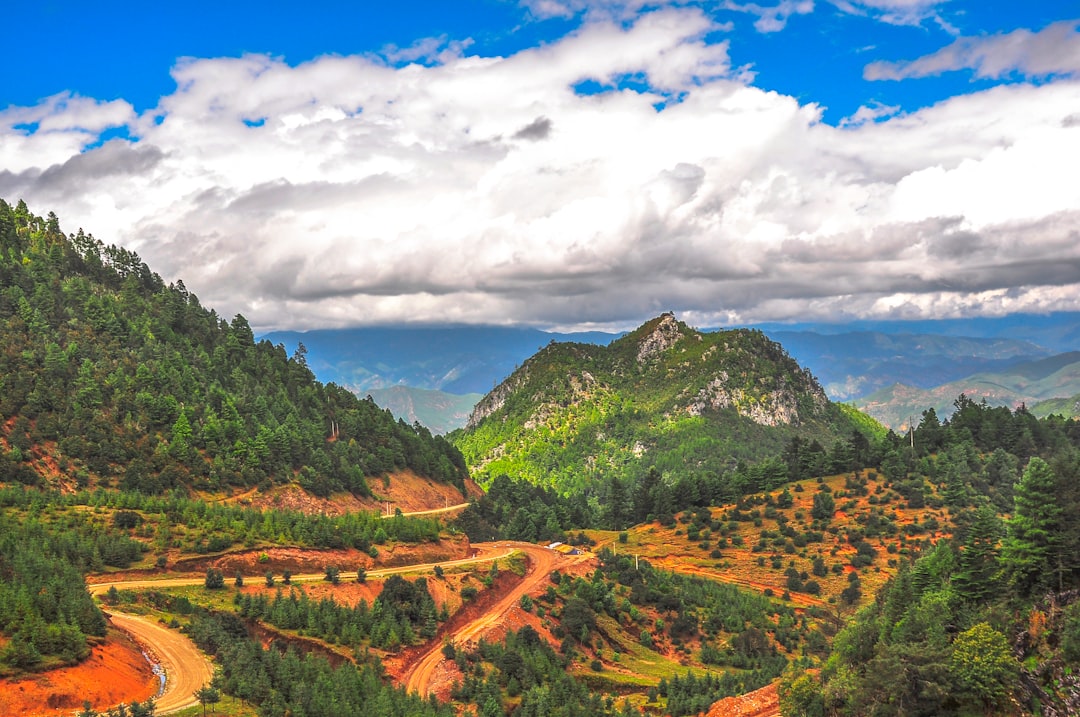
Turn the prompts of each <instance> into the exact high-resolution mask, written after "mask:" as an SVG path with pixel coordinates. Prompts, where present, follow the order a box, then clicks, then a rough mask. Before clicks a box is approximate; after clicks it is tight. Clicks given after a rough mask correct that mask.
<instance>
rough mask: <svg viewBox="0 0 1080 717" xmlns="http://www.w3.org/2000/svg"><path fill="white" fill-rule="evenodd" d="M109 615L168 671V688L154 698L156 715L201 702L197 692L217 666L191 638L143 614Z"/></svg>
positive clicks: (166, 678) (109, 613) (166, 681)
mask: <svg viewBox="0 0 1080 717" xmlns="http://www.w3.org/2000/svg"><path fill="white" fill-rule="evenodd" d="M107 614H108V615H109V619H110V620H111V621H112V623H113V625H115V626H116V627H118V628H120V629H121V630H123V631H124V632H126V633H128V634H129V635H131V636H132V637H133V638H135V640H136V641H137V642H139V644H141V645H142V646H143V647H144V648H145V649H146V651H147V652H148V653H150V654H151V655H153V657H154V659H155V660H156V661H157V663H158V664H159V665H160V666H161V667H162V669H164V670H165V691H164V692H163V693H162V694H161V695H159V696H158V697H157V699H156V700H155V704H156V705H157V710H156V713H157V714H160V715H165V714H169V713H172V712H178V711H180V710H182V709H184V708H185V707H191V706H193V705H197V704H199V701H198V700H196V699H195V691H196V690H198V689H199V688H200V687H202V686H203V685H205V684H206V683H207V682H209V681H210V678H211V677H213V676H214V669H213V667H212V665H211V664H210V660H209V659H207V657H206V655H204V654H203V653H202V652H200V651H199V649H198V648H197V647H195V645H194V643H192V642H191V640H189V639H188V638H187V637H186V636H185V635H183V634H181V633H180V632H178V631H176V630H170V629H169V628H167V627H165V626H164V625H160V624H158V623H156V622H151V621H150V620H147V619H146V618H144V617H138V616H136V615H126V614H124V613H118V612H108V613H107Z"/></svg>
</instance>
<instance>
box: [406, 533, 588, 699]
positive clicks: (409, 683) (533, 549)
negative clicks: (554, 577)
mask: <svg viewBox="0 0 1080 717" xmlns="http://www.w3.org/2000/svg"><path fill="white" fill-rule="evenodd" d="M499 545H507V546H512V547H513V549H515V550H520V551H522V552H524V553H525V554H526V555H528V556H529V570H528V572H527V573H526V574H525V579H524V580H522V581H521V582H520V583H518V584H517V585H516V586H515V587H514V589H513V590H511V591H509V592H508V593H507V594H506V595H504V596H503V597H502V598H501V599H500V600H499V602H497V603H495V605H494V606H492V608H491V609H489V610H488V611H487V612H485V613H484V614H483V615H481V616H480V617H478V618H477V619H476V620H473V621H472V622H470V623H467V624H466V625H464V626H462V627H461V628H459V629H458V630H457V631H456V632H454V633H453V634H452V635H448V636H447V637H448V638H449V639H450V640H451V641H453V642H455V643H457V644H464V643H466V642H471V641H473V640H475V639H476V638H478V637H479V636H480V635H481V634H482V633H483V632H484V631H485V630H487V629H489V628H491V627H493V626H495V625H496V623H497V621H498V620H499V619H500V618H501V617H502V616H503V615H505V614H506V613H507V612H509V611H510V610H511V609H512V608H513V607H514V606H515V605H517V604H518V603H519V602H520V601H521V596H522V595H524V594H526V593H529V592H533V591H534V590H538V589H539V588H540V586H541V585H543V584H544V582H545V581H546V580H547V578H548V576H549V575H550V574H551V571H552V570H554V569H555V568H557V567H559V566H562V565H565V564H568V563H571V562H574V559H572V558H567V557H566V556H563V555H560V554H559V553H556V552H555V551H554V550H548V549H547V548H543V547H540V546H538V545H533V544H532V543H517V542H504V543H499ZM579 559H580V558H579ZM444 659H445V658H444V657H443V654H442V644H436V645H433V646H432V647H431V649H429V650H428V651H427V652H426V653H424V655H423V656H422V657H421V658H420V659H419V660H417V661H416V662H414V663H413V664H412V666H411V667H409V669H408V670H407V671H406V672H405V674H404V676H403V679H402V681H403V682H404V683H405V689H406V690H408V691H410V692H419V693H420V694H422V695H427V694H428V693H429V692H431V683H432V680H433V678H434V676H435V669H436V668H437V667H438V666H439V663H440V662H442V661H443V660H444Z"/></svg>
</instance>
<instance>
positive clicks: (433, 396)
mask: <svg viewBox="0 0 1080 717" xmlns="http://www.w3.org/2000/svg"><path fill="white" fill-rule="evenodd" d="M368 395H369V396H371V398H372V400H374V401H375V403H377V404H378V405H379V406H381V407H383V408H385V409H387V410H389V411H390V412H391V413H393V414H394V416H395V417H397V418H400V419H401V420H403V421H405V422H406V423H409V424H413V423H419V424H420V425H422V426H425V427H426V428H427V429H428V430H430V431H431V432H432V433H435V434H437V435H440V434H444V433H449V432H450V431H453V430H455V429H458V428H462V427H464V426H465V422H466V421H467V420H468V419H469V415H470V414H471V413H472V410H473V407H474V406H476V403H477V401H479V400H480V399H481V398H483V396H482V395H481V394H479V393H466V394H464V395H462V396H459V395H457V394H455V393H447V392H446V391H432V390H429V389H426V388H413V387H412V386H391V387H390V388H373V389H371V390H370V391H368Z"/></svg>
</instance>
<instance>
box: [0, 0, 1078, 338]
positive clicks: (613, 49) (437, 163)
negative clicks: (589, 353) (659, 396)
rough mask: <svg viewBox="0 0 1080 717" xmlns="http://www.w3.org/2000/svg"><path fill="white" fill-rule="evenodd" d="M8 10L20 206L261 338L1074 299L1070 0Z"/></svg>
mask: <svg viewBox="0 0 1080 717" xmlns="http://www.w3.org/2000/svg"><path fill="white" fill-rule="evenodd" d="M165 5H167V7H166V6H165ZM346 5H348V6H349V7H341V6H346ZM3 16H4V20H5V25H6V26H7V28H8V31H7V32H6V33H5V39H4V42H3V43H0V198H3V199H5V200H6V201H8V202H9V203H14V202H16V201H18V200H19V199H24V200H25V201H26V202H27V204H28V205H29V206H30V208H31V210H32V211H34V212H35V213H38V214H46V213H48V212H50V211H53V212H55V213H56V214H57V215H58V216H59V218H60V221H61V226H62V227H63V228H64V230H65V231H68V232H74V231H76V230H77V229H78V228H83V229H85V230H86V231H87V232H88V233H92V234H93V235H94V236H95V237H97V238H98V239H100V240H101V241H103V242H105V243H106V244H119V245H122V246H124V247H127V248H129V249H132V250H134V251H137V252H138V253H139V255H140V256H141V257H142V258H143V259H144V260H145V261H146V262H147V263H148V264H149V265H150V267H151V268H152V269H153V270H155V271H157V272H158V273H159V274H161V275H162V276H163V277H164V278H165V279H166V280H168V281H175V280H178V279H182V280H183V281H184V283H185V285H186V287H187V288H188V289H189V290H190V291H192V292H193V293H195V294H196V295H198V297H199V299H200V301H201V302H202V303H203V305H205V306H208V307H212V308H215V309H216V310H217V311H218V313H219V314H222V315H223V316H230V317H231V316H232V315H233V314H235V313H242V314H244V315H245V316H246V317H247V318H248V319H249V321H250V322H251V324H252V326H253V327H255V328H256V329H257V330H262V331H267V330H272V329H311V328H333V327H347V326H364V325H394V324H423V325H432V324H495V325H527V326H535V327H539V328H551V329H558V330H575V329H609V330H621V329H627V328H631V327H633V326H635V325H637V324H638V323H640V322H641V321H642V320H644V319H647V318H649V317H651V316H655V315H656V314H658V313H660V312H662V311H668V310H671V311H675V312H676V313H677V314H678V315H679V318H680V319H683V320H685V321H687V322H689V323H691V324H692V325H696V326H720V325H730V324H742V323H752V322H763V321H786V320H796V321H811V320H813V321H846V320H851V319H855V318H869V319H916V318H917V319H934V318H960V317H975V316H1002V315H1009V314H1015V313H1045V312H1051V311H1076V310H1080V2H1078V0H1071V1H1069V2H1065V1H1063V0H1040V2H1028V3H1020V2H1005V1H1004V0H981V1H973V0H763V2H762V3H761V4H757V3H753V2H745V3H744V2H737V1H736V0H709V1H708V2H705V1H699V0H654V1H652V2H645V1H643V0H455V2H452V3H451V2H445V0H442V1H441V2H434V1H429V0H399V1H398V2H395V3H374V2H359V3H338V2H325V1H323V0H309V2H306V3H303V4H297V3H284V2H272V1H265V0H264V1H263V2H259V3H246V2H229V3H221V2H214V3H209V2H200V1H193V2H186V3H166V4H163V6H161V7H153V8H152V9H148V6H147V5H145V4H142V3H140V4H135V3H123V2H117V3H100V2H99V3H85V2H50V1H49V0H42V1H41V2H37V3H20V4H17V5H15V6H12V7H7V8H5V10H4V14H3Z"/></svg>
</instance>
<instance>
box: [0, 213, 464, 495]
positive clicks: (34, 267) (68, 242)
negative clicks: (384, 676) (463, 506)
mask: <svg viewBox="0 0 1080 717" xmlns="http://www.w3.org/2000/svg"><path fill="white" fill-rule="evenodd" d="M0 287H2V290H0V345H2V346H3V350H2V352H0V482H11V481H15V482H20V483H24V484H48V485H50V486H53V487H55V488H62V489H64V490H67V491H70V490H74V489H76V488H82V487H120V488H125V489H129V490H135V491H140V492H144V493H158V492H162V491H166V490H170V489H173V488H182V489H188V490H192V489H195V490H209V491H219V490H223V491H227V490H229V489H231V488H233V487H250V486H256V485H263V486H267V485H270V484H282V483H292V482H298V483H299V484H300V485H301V486H303V487H304V488H306V489H307V490H309V491H311V492H312V493H315V494H317V495H323V496H325V495H328V494H330V493H331V492H335V491H351V492H353V493H355V494H358V495H365V494H367V493H369V488H368V485H367V480H366V479H367V478H368V477H370V476H382V475H387V474H390V473H392V472H395V471H400V470H404V469H409V470H412V471H413V472H415V473H417V474H419V475H421V476H426V477H429V478H433V479H437V480H439V481H442V482H451V483H454V484H455V485H457V486H458V487H459V489H460V490H461V491H462V492H463V491H464V480H465V478H466V477H467V473H466V471H465V466H464V461H463V459H462V457H461V455H460V454H459V453H458V451H457V450H456V449H455V448H453V447H452V446H451V445H450V444H449V443H447V442H446V441H445V440H443V439H442V438H439V437H435V438H433V437H432V436H431V435H430V433H428V432H427V431H426V430H423V429H421V430H416V429H414V428H413V427H411V426H408V425H406V424H404V423H402V422H398V421H395V420H394V419H393V417H392V416H391V415H390V413H389V412H387V411H384V410H382V409H380V408H379V407H377V406H376V405H375V404H374V403H373V402H371V401H364V400H360V399H358V398H357V397H356V396H354V395H353V394H351V393H350V392H348V391H346V390H345V389H343V388H341V387H339V386H335V385H332V384H331V385H324V384H321V383H319V382H317V381H316V380H315V378H314V376H313V374H312V372H311V370H310V369H309V368H308V366H307V362H306V358H305V355H304V352H303V351H297V352H296V353H295V354H294V355H293V356H292V357H289V356H287V355H286V353H285V350H284V348H282V347H281V346H275V345H273V344H271V343H270V342H269V341H260V342H258V343H256V342H255V340H254V336H253V334H252V331H251V329H250V327H249V326H248V323H247V321H246V320H245V319H244V317H242V316H239V315H238V316H236V317H235V318H233V319H232V320H231V321H226V320H224V319H223V318H221V317H219V316H218V315H217V314H216V313H215V312H214V311H213V310H211V309H206V308H203V307H202V306H201V305H200V304H199V300H198V298H197V297H196V296H195V295H194V294H192V293H190V292H189V291H188V290H187V289H186V288H185V286H184V285H183V283H182V282H180V281H177V282H176V283H175V284H168V285H166V284H165V283H164V281H163V280H162V279H161V277H160V276H158V275H157V274H155V273H153V272H152V271H151V270H150V268H149V267H147V266H146V264H144V263H143V262H142V261H141V260H140V259H139V257H138V255H136V254H134V253H132V252H130V251H127V250H125V249H121V248H117V247H113V246H105V245H103V244H102V243H101V242H100V241H97V240H96V239H94V238H93V237H92V236H89V235H86V234H84V233H83V232H82V230H80V231H79V232H78V233H77V234H74V235H71V236H70V237H68V236H65V235H64V233H63V232H62V231H61V229H60V225H59V221H58V220H57V218H56V216H55V215H52V214H50V215H49V216H48V218H46V219H42V218H41V217H36V216H33V215H32V214H31V213H30V212H29V210H28V209H27V208H26V205H25V204H23V203H22V202H20V203H19V205H18V206H17V207H14V208H13V207H11V206H10V205H8V204H7V203H5V202H3V201H0Z"/></svg>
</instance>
